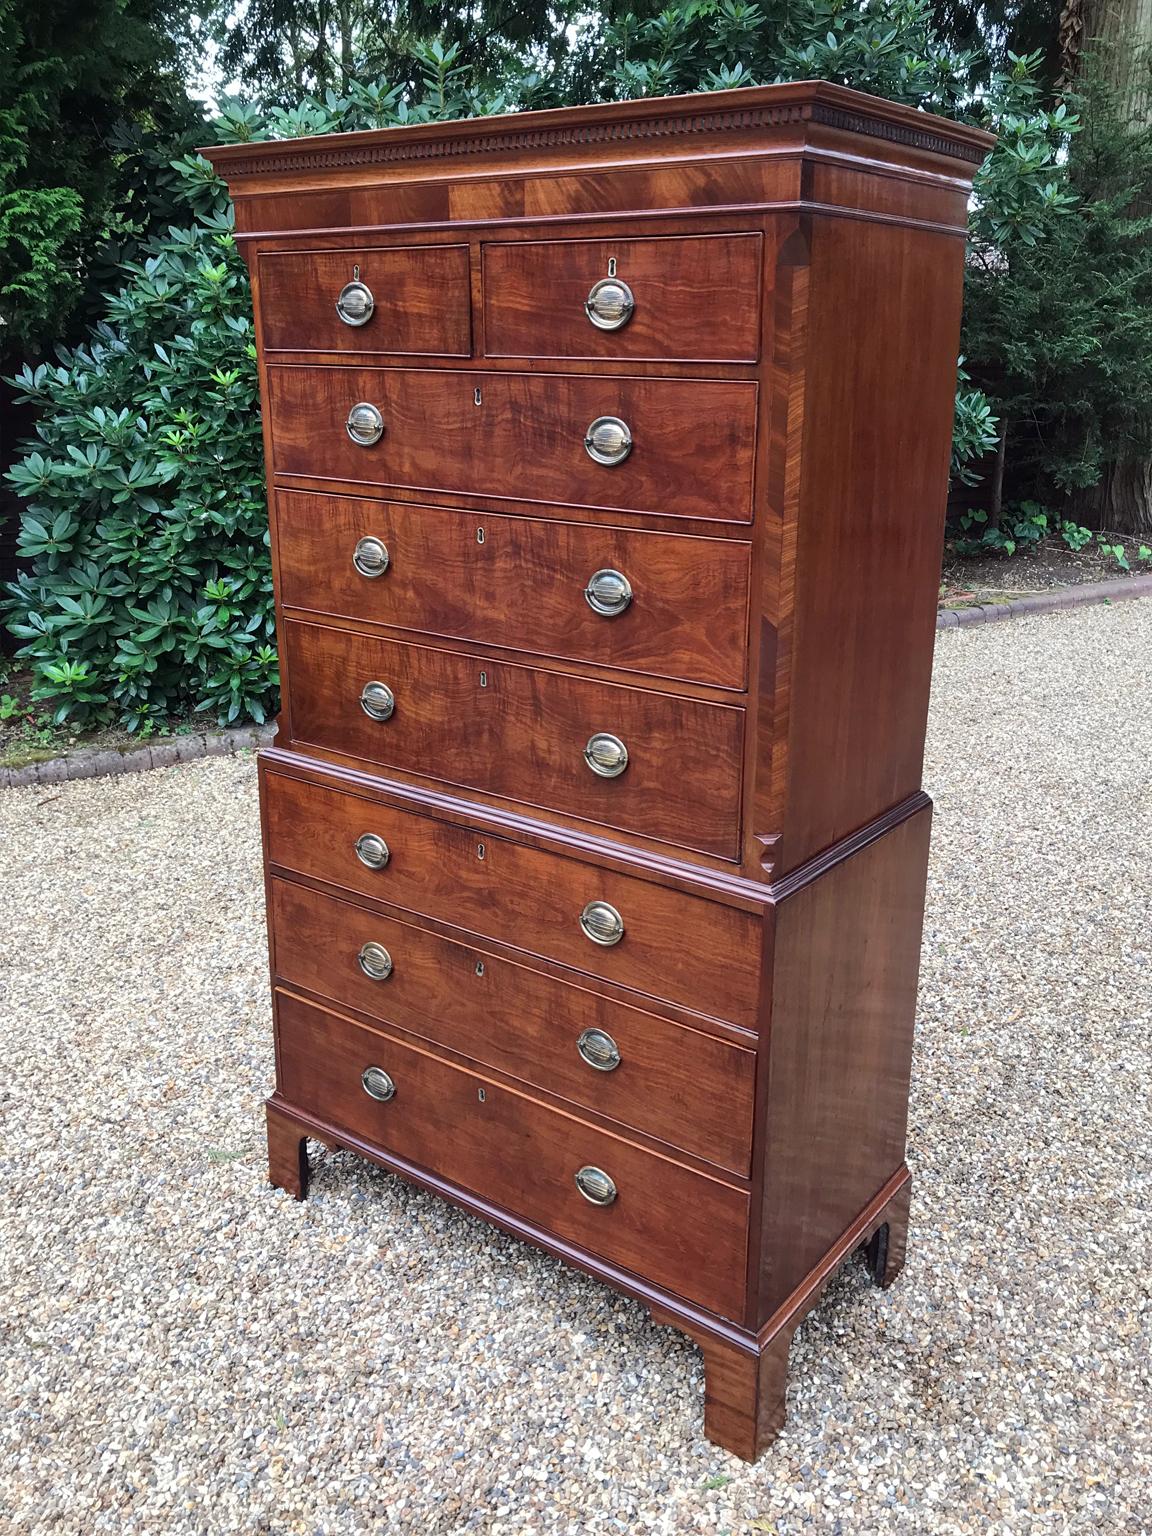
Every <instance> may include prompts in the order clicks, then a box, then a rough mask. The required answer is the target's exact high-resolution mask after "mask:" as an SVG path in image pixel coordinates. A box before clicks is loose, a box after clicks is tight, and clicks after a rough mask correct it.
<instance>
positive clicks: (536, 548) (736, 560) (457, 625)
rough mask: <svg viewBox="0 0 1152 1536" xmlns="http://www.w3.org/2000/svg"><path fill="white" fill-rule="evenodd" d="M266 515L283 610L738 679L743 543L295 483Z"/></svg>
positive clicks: (702, 677) (658, 671) (696, 676)
mask: <svg viewBox="0 0 1152 1536" xmlns="http://www.w3.org/2000/svg"><path fill="white" fill-rule="evenodd" d="M275 516H276V530H277V539H276V546H277V559H278V563H279V568H280V600H281V602H282V603H285V604H287V605H288V606H289V607H298V608H308V609H311V610H312V611H313V612H321V613H332V614H340V615H343V616H345V617H347V618H354V619H364V620H370V621H372V622H374V623H378V624H391V625H395V626H396V627H398V628H401V629H412V630H422V631H424V632H426V633H431V634H438V635H446V636H449V637H453V638H459V639H463V640H477V641H481V642H484V643H485V644H488V645H499V646H507V647H510V648H511V649H513V650H519V651H531V652H536V653H538V654H540V655H549V656H561V657H570V658H571V659H573V660H578V661H587V662H593V663H596V664H598V665H601V666H609V667H623V668H628V669H630V670H632V671H636V672H649V673H652V674H653V675H656V676H662V677H672V678H686V679H689V680H691V681H694V682H699V683H712V684H716V685H718V686H720V687H728V688H742V687H743V685H744V680H745V653H746V647H747V635H748V582H749V567H750V548H751V546H750V545H748V544H747V543H744V542H743V541H741V540H737V539H701V538H691V537H688V536H686V535H683V534H671V533H644V532H633V531H630V530H628V529H623V528H608V527H604V526H603V525H600V524H596V523H558V522H549V521H545V520H544V519H543V518H529V517H501V516H496V515H491V516H484V517H483V518H481V517H480V516H479V515H478V514H476V513H474V512H458V511H445V510H443V509H441V508H436V507H421V506H412V505H410V504H407V503H397V502H384V501H365V500H360V499H358V498H353V497H348V496H321V495H316V494H314V493H304V492H292V491H280V492H278V493H277V494H276V497H275ZM365 541H375V542H374V543H373V542H365ZM380 545H383V546H384V551H385V552H386V554H385V555H383V556H382V554H381V551H380V549H379V546H380ZM353 557H355V562H354V558H353ZM385 558H386V560H387V564H386V565H385V564H384V559H385ZM606 572H607V573H609V574H608V575H605V574H604V573H606ZM613 572H615V573H616V574H617V575H619V576H621V577H623V578H624V580H625V581H626V583H627V588H621V587H620V585H619V583H617V582H615V578H614V577H613V576H612V574H611V573H613ZM593 577H599V582H598V583H597V584H595V585H593V586H592V587H589V583H590V582H591V581H592V578H593ZM617 591H623V593H624V596H623V597H622V598H620V597H614V596H613V594H614V592H617ZM586 594H588V595H586ZM621 603H623V604H625V605H626V606H623V607H622V608H620V607H619V605H620V604H621ZM593 605H597V606H593ZM605 609H607V610H608V611H605ZM618 609H619V611H617V610H618Z"/></svg>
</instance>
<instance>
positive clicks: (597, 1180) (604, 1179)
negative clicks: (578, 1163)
mask: <svg viewBox="0 0 1152 1536" xmlns="http://www.w3.org/2000/svg"><path fill="white" fill-rule="evenodd" d="M575 1177H576V1188H577V1189H578V1190H579V1191H580V1193H581V1194H582V1195H583V1196H584V1198H585V1200H588V1201H590V1202H591V1203H592V1204H593V1205H611V1204H612V1202H613V1200H615V1198H616V1185H615V1184H614V1183H613V1182H612V1180H611V1179H610V1178H609V1177H608V1175H607V1174H606V1173H605V1172H604V1170H603V1168H592V1167H584V1168H580V1169H578V1170H577V1172H576V1176H575Z"/></svg>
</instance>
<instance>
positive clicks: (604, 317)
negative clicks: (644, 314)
mask: <svg viewBox="0 0 1152 1536" xmlns="http://www.w3.org/2000/svg"><path fill="white" fill-rule="evenodd" d="M635 308H636V300H635V299H634V298H633V297H632V290H631V288H629V286H628V284H627V283H625V282H623V281H622V280H621V279H620V278H618V277H602V278H601V279H600V281H599V282H598V283H593V284H592V287H591V288H590V289H589V290H588V297H587V298H586V299H585V300H584V313H585V314H586V315H587V316H588V318H589V320H591V322H592V324H593V325H594V326H595V327H596V329H597V330H598V331H618V330H619V329H620V327H621V326H623V325H627V324H628V322H629V320H631V318H632V311H633V310H634V309H635Z"/></svg>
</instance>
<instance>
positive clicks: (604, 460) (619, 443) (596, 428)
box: [584, 416, 632, 465]
mask: <svg viewBox="0 0 1152 1536" xmlns="http://www.w3.org/2000/svg"><path fill="white" fill-rule="evenodd" d="M584 448H585V450H586V452H587V454H588V457H589V458H590V459H595V461H596V463H597V464H609V465H611V464H623V462H624V460H625V459H626V458H627V457H628V455H629V454H630V453H631V452H632V433H631V432H630V431H629V430H628V423H627V422H626V421H621V420H620V418H619V416H597V418H596V420H595V421H594V422H593V423H592V425H591V426H590V427H589V428H588V430H587V432H586V433H585V434H584Z"/></svg>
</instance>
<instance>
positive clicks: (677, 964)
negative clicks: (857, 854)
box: [262, 770, 761, 1029]
mask: <svg viewBox="0 0 1152 1536" xmlns="http://www.w3.org/2000/svg"><path fill="white" fill-rule="evenodd" d="M262 782H263V792H264V814H265V836H266V838H267V852H268V861H269V863H270V864H272V865H274V866H276V867H278V868H280V869H286V870H292V871H294V872H295V873H297V874H301V875H307V876H309V877H311V878H312V879H316V880H326V881H329V882H331V883H332V884H333V885H339V886H342V887H344V888H346V889H348V890H350V891H352V892H355V893H357V894H359V895H364V896H371V897H373V898H375V899H376V900H377V901H383V902H388V903H391V904H392V905H394V906H397V907H403V908H405V909H406V910H408V911H411V912H415V913H418V914H419V915H421V916H423V917H431V918H436V919H438V920H439V921H441V922H446V923H452V924H453V925H454V926H456V927H458V928H464V929H468V930H469V931H470V932H472V933H474V934H478V935H479V936H481V937H482V938H489V939H495V940H496V941H497V942H499V943H502V944H509V945H512V946H513V947H515V948H517V949H522V950H524V951H525V952H526V953H528V954H533V955H539V956H541V957H543V958H545V959H548V960H555V961H558V962H559V963H560V964H562V965H567V966H572V967H575V968H576V969H577V970H579V971H583V972H585V973H587V974H588V975H590V976H592V977H594V978H597V979H601V980H604V981H610V982H614V983H615V984H616V985H618V986H622V987H630V988H633V989H635V990H636V991H638V992H640V993H644V994H647V995H649V996H652V997H656V998H660V999H663V1000H664V1001H666V1002H670V1003H675V1004H679V1005H680V1006H681V1007H684V1008H690V1009H694V1010H697V1011H703V1012H705V1013H708V1014H710V1015H712V1016H713V1017H716V1018H721V1019H725V1020H727V1021H728V1022H729V1023H731V1024H736V1025H739V1026H741V1027H742V1028H745V1029H755V1028H756V1022H757V1013H756V1005H757V995H758V991H759V978H760V946H761V939H760V921H759V919H758V918H757V917H756V916H754V915H753V914H752V913H750V912H744V911H741V910H740V909H739V908H736V907H728V906H724V905H722V904H721V903H720V902H716V901H709V900H707V899H706V898H704V897H701V896H690V895H687V894H685V893H684V892H683V891H675V890H668V889H667V888H666V887H664V886H661V885H654V884H653V883H652V882H651V881H649V880H639V879H636V878H635V877H633V876H630V875H621V874H616V873H615V872H613V871H611V870H605V869H598V868H596V867H595V866H594V865H589V864H584V863H581V862H580V860H578V859H570V858H565V857H564V856H563V855H560V854H555V853H547V852H544V851H542V850H541V849H538V848H528V847H525V846H524V845H523V844H521V843H516V842H512V841H511V840H510V839H508V838H504V837H491V836H489V835H488V834H486V833H483V832H479V833H478V832H474V831H472V830H471V829H470V828H468V827H460V826H455V825H453V824H452V823H449V822H443V821H435V820H433V819H432V818H431V817H428V816H420V815H416V814H414V813H412V812H410V811H402V810H399V809H397V808H396V807H395V806H391V805H385V804H381V803H378V802H376V801H372V800H368V799H365V798H363V797H362V796H360V795H352V794H347V793H345V792H344V791H342V790H335V789H325V788H324V787H323V786H321V785H319V784H310V783H306V782H305V781H304V780H302V779H292V778H288V777H287V776H285V775H281V774H277V773H271V772H268V771H266V770H265V771H263V773H262ZM365 835H368V836H370V837H375V838H379V839H381V840H382V842H383V843H384V846H385V849H386V850H387V852H386V855H385V857H386V860H387V862H385V863H383V864H382V865H381V866H380V867H370V866H369V865H366V864H365V863H363V862H362V860H361V858H360V857H359V856H358V855H357V852H356V845H357V842H358V841H359V839H360V838H361V837H363V836H365ZM598 901H599V902H607V903H608V904H609V905H610V906H612V907H614V908H615V909H616V911H617V912H619V914H620V916H621V919H622V921H623V924H624V936H623V938H622V939H621V940H620V941H619V943H616V944H612V945H607V946H606V945H603V944H597V943H595V942H594V941H593V940H592V939H590V938H589V937H588V936H587V934H586V933H585V932H584V930H583V929H582V928H581V926H580V914H581V913H582V912H583V911H584V909H585V907H586V906H588V905H589V903H591V902H598Z"/></svg>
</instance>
